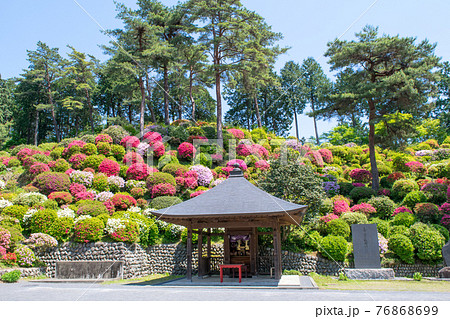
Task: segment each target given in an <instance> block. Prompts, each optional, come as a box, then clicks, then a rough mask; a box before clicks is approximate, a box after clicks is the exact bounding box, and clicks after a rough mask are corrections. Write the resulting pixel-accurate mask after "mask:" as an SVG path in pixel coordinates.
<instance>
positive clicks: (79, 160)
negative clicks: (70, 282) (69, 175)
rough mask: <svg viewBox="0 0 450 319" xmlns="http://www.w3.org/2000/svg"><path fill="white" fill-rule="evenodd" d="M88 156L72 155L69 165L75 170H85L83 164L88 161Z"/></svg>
mask: <svg viewBox="0 0 450 319" xmlns="http://www.w3.org/2000/svg"><path fill="white" fill-rule="evenodd" d="M86 157H87V156H86V154H82V153H77V154H74V155H72V156H71V157H70V158H69V163H70V164H71V165H72V167H73V168H74V169H82V168H83V162H84V160H85V159H86Z"/></svg>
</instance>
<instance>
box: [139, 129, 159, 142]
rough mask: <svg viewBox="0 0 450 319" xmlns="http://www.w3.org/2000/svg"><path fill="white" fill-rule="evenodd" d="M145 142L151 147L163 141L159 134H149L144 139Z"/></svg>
mask: <svg viewBox="0 0 450 319" xmlns="http://www.w3.org/2000/svg"><path fill="white" fill-rule="evenodd" d="M142 139H143V141H145V142H147V143H148V144H149V145H153V144H154V143H156V142H161V141H162V136H161V134H159V133H158V132H151V131H150V132H147V133H145V134H144V136H143V137H142Z"/></svg>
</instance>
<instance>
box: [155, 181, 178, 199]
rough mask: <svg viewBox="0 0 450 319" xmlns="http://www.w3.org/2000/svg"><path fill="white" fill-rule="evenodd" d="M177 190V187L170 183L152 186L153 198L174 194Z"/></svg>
mask: <svg viewBox="0 0 450 319" xmlns="http://www.w3.org/2000/svg"><path fill="white" fill-rule="evenodd" d="M176 192H177V189H176V187H175V186H173V185H172V184H169V183H164V184H156V185H155V186H153V188H152V198H155V197H158V196H173V195H175V193H176Z"/></svg>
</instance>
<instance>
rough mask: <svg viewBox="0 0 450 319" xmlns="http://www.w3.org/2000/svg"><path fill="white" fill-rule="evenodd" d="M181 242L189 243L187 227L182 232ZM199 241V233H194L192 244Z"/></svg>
mask: <svg viewBox="0 0 450 319" xmlns="http://www.w3.org/2000/svg"><path fill="white" fill-rule="evenodd" d="M181 242H182V243H183V244H185V245H186V243H187V228H184V229H183V231H182V232H181ZM197 243H198V235H197V234H194V233H192V245H196V244H197Z"/></svg>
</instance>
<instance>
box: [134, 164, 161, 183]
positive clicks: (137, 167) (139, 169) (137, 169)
mask: <svg viewBox="0 0 450 319" xmlns="http://www.w3.org/2000/svg"><path fill="white" fill-rule="evenodd" d="M157 171H158V169H157V168H155V167H150V166H148V165H147V164H145V163H135V164H132V165H131V166H130V167H129V168H128V170H127V178H128V179H133V180H136V181H142V180H145V179H146V178H147V176H148V175H150V174H151V173H154V172H157Z"/></svg>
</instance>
